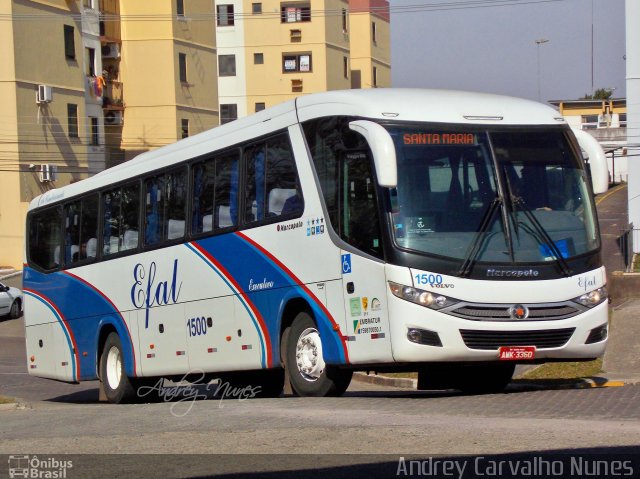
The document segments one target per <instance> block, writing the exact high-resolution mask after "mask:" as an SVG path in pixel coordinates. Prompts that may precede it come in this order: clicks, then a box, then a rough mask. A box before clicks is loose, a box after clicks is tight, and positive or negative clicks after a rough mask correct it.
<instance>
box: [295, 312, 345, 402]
mask: <svg viewBox="0 0 640 479" xmlns="http://www.w3.org/2000/svg"><path fill="white" fill-rule="evenodd" d="M286 370H287V374H288V376H289V382H290V383H291V388H292V389H293V391H294V392H295V393H296V394H297V395H298V396H316V397H322V396H340V395H341V394H343V393H344V392H345V391H346V390H347V388H348V387H349V383H350V382H351V377H352V376H353V371H350V370H346V369H340V368H338V367H335V366H329V365H327V364H325V362H324V356H323V354H322V339H321V338H320V333H319V332H318V329H317V327H316V324H315V323H314V321H313V319H311V316H310V315H309V314H308V313H305V312H302V313H298V315H297V316H296V317H295V319H294V320H293V323H292V325H291V329H290V331H289V334H288V339H287V344H286Z"/></svg>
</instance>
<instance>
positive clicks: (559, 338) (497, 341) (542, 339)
mask: <svg viewBox="0 0 640 479" xmlns="http://www.w3.org/2000/svg"><path fill="white" fill-rule="evenodd" d="M575 330H576V328H563V329H543V330H537V331H481V330H477V329H461V330H460V334H461V335H462V339H463V341H464V344H465V345H466V346H467V347H468V348H469V349H484V350H497V349H498V348H499V347H500V346H535V347H536V349H549V348H560V347H562V346H564V345H565V344H567V342H568V341H569V339H570V338H571V335H572V334H573V333H574V331H575Z"/></svg>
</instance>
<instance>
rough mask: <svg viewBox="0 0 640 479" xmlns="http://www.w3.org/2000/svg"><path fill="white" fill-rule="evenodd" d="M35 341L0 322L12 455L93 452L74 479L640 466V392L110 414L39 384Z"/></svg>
mask: <svg viewBox="0 0 640 479" xmlns="http://www.w3.org/2000/svg"><path fill="white" fill-rule="evenodd" d="M21 330H22V325H21V321H20V320H13V321H4V322H2V323H0V385H1V386H0V394H2V395H7V396H15V397H18V398H19V400H20V404H19V405H18V406H17V407H15V406H0V438H2V439H1V441H0V454H14V455H15V454H34V453H37V454H39V455H40V457H45V456H46V455H51V454H53V455H60V454H69V453H73V454H90V455H91V456H78V457H77V458H75V456H74V458H75V459H74V460H75V461H76V469H75V472H79V471H80V470H82V474H81V475H79V476H72V475H68V476H67V477H118V476H119V475H120V474H121V473H122V470H119V469H118V472H117V473H116V472H114V471H115V469H114V468H117V467H119V468H122V467H125V466H123V464H124V465H126V468H125V470H126V471H135V470H136V468H139V469H138V472H139V474H140V477H207V476H209V475H210V474H212V464H215V468H214V469H213V470H214V471H215V472H216V474H221V475H227V476H228V477H239V476H234V474H238V473H243V474H242V477H260V478H262V477H282V476H283V475H284V476H285V477H287V476H286V475H287V474H292V475H291V476H288V477H294V475H295V477H305V476H304V474H302V472H301V471H305V470H306V471H307V473H308V474H310V477H311V476H313V477H325V476H326V477H329V476H331V477H354V474H355V475H356V476H360V474H362V473H366V474H367V475H368V476H371V477H389V476H388V475H387V474H388V473H389V471H391V472H397V467H398V461H399V458H400V457H401V456H402V457H405V456H406V457H414V456H415V457H421V458H425V457H435V456H438V457H441V458H442V457H448V458H450V460H455V461H462V460H463V459H464V460H465V461H466V460H467V459H468V460H469V461H472V462H473V461H475V460H477V458H478V457H480V456H488V455H492V456H491V457H499V458H502V459H501V460H512V459H513V458H518V457H520V456H518V454H523V455H524V456H523V457H525V458H532V457H537V456H538V455H540V454H549V453H561V454H569V453H570V454H573V455H575V454H583V455H585V456H584V457H596V456H593V455H594V454H601V453H609V454H610V453H626V454H634V456H629V457H640V455H638V453H640V446H638V445H639V444H640V407H639V406H640V385H628V386H623V387H613V388H602V389H581V390H554V389H548V390H515V389H512V390H510V391H509V392H507V393H504V394H494V395H479V396H465V395H461V394H458V393H453V392H416V391H413V390H407V389H398V388H388V387H382V386H374V385H370V384H366V383H361V382H353V383H352V387H351V388H350V389H349V391H348V392H347V393H346V394H345V396H344V397H341V398H297V397H282V398H278V399H246V400H239V399H225V400H221V399H209V400H193V399H187V400H182V401H178V400H174V401H171V402H161V403H155V404H133V405H110V404H105V403H99V402H98V401H97V385H96V383H90V382H89V383H83V384H81V385H68V384H64V383H59V382H55V381H50V380H46V379H39V378H34V377H30V376H28V375H27V374H26V360H25V356H24V339H23V337H22V333H21ZM182 391H183V392H184V389H183V390H182ZM201 392H204V391H201ZM94 454H134V455H137V454H161V455H162V456H127V457H125V459H123V456H99V457H97V458H96V456H93V455H94ZM189 454H206V455H211V454H223V456H185V455H189ZM248 454H258V456H249V455H248ZM514 454H515V455H514ZM43 455H45V456H43ZM227 455H232V456H227ZM354 455H355V456H354ZM459 455H464V456H459ZM133 457H136V458H137V459H136V460H133V459H132V458H133ZM187 457H191V460H188V461H187V460H186V459H185V458H187ZM205 457H208V458H209V460H205V459H204V458H205ZM212 457H215V458H216V460H215V461H213V462H211V460H210V459H211V458H212ZM565 457H567V456H565ZM597 457H610V456H597ZM624 457H627V456H624ZM127 458H128V459H127ZM505 458H507V459H505ZM0 459H1V458H0ZM514 460H515V459H514ZM96 461H102V462H103V463H104V464H103V465H102V466H101V467H97V466H96ZM185 461H186V462H185ZM470 464H471V463H470ZM3 465H4V461H1V460H0V474H1V471H2V468H1V467H2V466H3ZM177 465H180V467H178V466H177ZM356 465H357V467H356ZM567 467H569V466H567ZM634 467H635V466H634ZM158 468H159V469H158ZM354 468H355V469H354ZM568 470H569V469H567V471H568ZM153 471H156V472H153ZM157 471H161V472H157ZM269 471H271V473H273V474H274V475H273V476H270V475H269V474H270V473H269ZM274 471H276V472H274ZM287 471H289V472H287ZM634 471H635V469H634ZM294 472H295V474H294ZM635 472H637V474H638V475H640V464H638V469H637V471H635ZM285 473H286V474H285ZM383 473H384V474H383ZM441 473H442V471H441ZM638 475H636V476H635V477H638ZM393 476H395V474H393ZM431 477H449V476H448V475H433V474H432V475H431ZM452 477H453V476H452ZM464 477H481V475H478V476H470V475H466V476H464ZM486 477H489V475H487V476H486ZM499 477H505V476H504V475H503V476H499ZM513 477H521V476H513ZM522 477H524V476H522ZM534 477H542V476H534ZM566 477H570V476H566ZM600 477H607V476H602V475H600Z"/></svg>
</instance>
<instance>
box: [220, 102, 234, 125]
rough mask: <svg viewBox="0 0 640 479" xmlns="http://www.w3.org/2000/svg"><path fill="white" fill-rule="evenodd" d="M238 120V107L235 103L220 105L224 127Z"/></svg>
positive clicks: (221, 122) (221, 121)
mask: <svg viewBox="0 0 640 479" xmlns="http://www.w3.org/2000/svg"><path fill="white" fill-rule="evenodd" d="M237 119H238V105H236V104H235V103H227V104H225V105H220V124H221V125H224V124H225V123H229V122H231V121H233V120H237Z"/></svg>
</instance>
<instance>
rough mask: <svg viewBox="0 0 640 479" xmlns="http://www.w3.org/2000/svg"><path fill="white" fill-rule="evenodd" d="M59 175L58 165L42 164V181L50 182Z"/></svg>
mask: <svg viewBox="0 0 640 479" xmlns="http://www.w3.org/2000/svg"><path fill="white" fill-rule="evenodd" d="M57 175H58V167H57V166H56V165H40V182H41V183H49V182H51V181H55V180H56V177H57Z"/></svg>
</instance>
